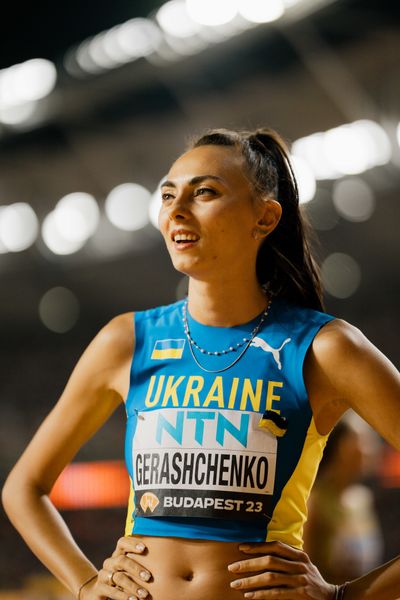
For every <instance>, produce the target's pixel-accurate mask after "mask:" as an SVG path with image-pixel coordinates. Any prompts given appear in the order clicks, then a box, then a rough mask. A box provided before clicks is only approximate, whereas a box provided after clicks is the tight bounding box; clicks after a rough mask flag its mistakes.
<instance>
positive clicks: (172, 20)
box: [156, 0, 201, 38]
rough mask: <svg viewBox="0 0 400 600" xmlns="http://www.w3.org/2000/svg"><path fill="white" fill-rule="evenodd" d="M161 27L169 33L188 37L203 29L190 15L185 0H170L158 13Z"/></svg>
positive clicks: (157, 17) (157, 16)
mask: <svg viewBox="0 0 400 600" xmlns="http://www.w3.org/2000/svg"><path fill="white" fill-rule="evenodd" d="M156 19H157V22H158V24H159V25H160V27H161V29H162V30H163V31H165V33H167V34H169V35H173V36H175V37H178V38H187V37H191V36H193V35H196V33H197V32H198V31H199V30H200V29H201V25H200V24H199V23H196V22H195V21H193V19H192V18H191V17H190V15H189V13H188V10H187V5H186V2H185V0H170V2H166V3H165V4H163V5H162V6H161V8H160V9H159V10H158V12H157V14H156Z"/></svg>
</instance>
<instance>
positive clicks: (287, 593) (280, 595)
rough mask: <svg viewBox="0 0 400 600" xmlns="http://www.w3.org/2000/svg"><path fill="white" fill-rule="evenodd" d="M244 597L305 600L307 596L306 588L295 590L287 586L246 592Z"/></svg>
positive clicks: (265, 599) (256, 599)
mask: <svg viewBox="0 0 400 600" xmlns="http://www.w3.org/2000/svg"><path fill="white" fill-rule="evenodd" d="M244 597H245V598H248V599H251V600H272V599H274V600H278V599H279V600H304V598H307V596H306V595H305V594H304V590H297V591H293V590H287V589H285V588H281V589H275V588H274V589H273V590H257V591H255V592H246V593H245V594H244Z"/></svg>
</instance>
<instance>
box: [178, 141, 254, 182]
mask: <svg viewBox="0 0 400 600" xmlns="http://www.w3.org/2000/svg"><path fill="white" fill-rule="evenodd" d="M199 175H215V176H218V177H221V178H222V179H224V180H225V181H227V183H229V182H230V181H234V182H239V181H241V182H243V181H247V178H246V176H245V172H244V161H243V157H242V156H241V154H240V152H239V151H238V150H237V149H236V148H235V147H233V146H212V145H210V146H199V147H198V148H193V149H192V150H189V151H188V152H185V153H184V154H182V155H181V156H180V157H179V158H178V159H177V160H176V161H175V162H174V163H173V165H172V166H171V168H170V170H169V173H168V179H178V180H185V179H191V178H192V177H196V176H199Z"/></svg>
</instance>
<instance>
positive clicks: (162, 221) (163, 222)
mask: <svg viewBox="0 0 400 600" xmlns="http://www.w3.org/2000/svg"><path fill="white" fill-rule="evenodd" d="M166 227H167V216H166V214H165V212H164V211H163V210H162V209H161V210H160V212H159V213H158V228H159V230H160V232H161V233H162V235H163V236H164V237H165V230H166Z"/></svg>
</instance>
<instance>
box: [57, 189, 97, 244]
mask: <svg viewBox="0 0 400 600" xmlns="http://www.w3.org/2000/svg"><path fill="white" fill-rule="evenodd" d="M99 216H100V211H99V207H98V205H97V202H96V200H95V198H94V197H93V196H91V195H90V194H87V193H85V192H73V193H72V194H67V195H66V196H64V197H63V198H61V200H59V201H58V202H57V206H56V208H55V210H54V219H55V224H56V227H57V229H58V230H59V231H60V232H61V234H62V235H63V237H64V238H65V239H66V240H70V241H71V242H84V241H86V240H87V239H88V238H89V237H90V236H91V235H93V233H94V232H95V231H96V228H97V225H98V223H99Z"/></svg>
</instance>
